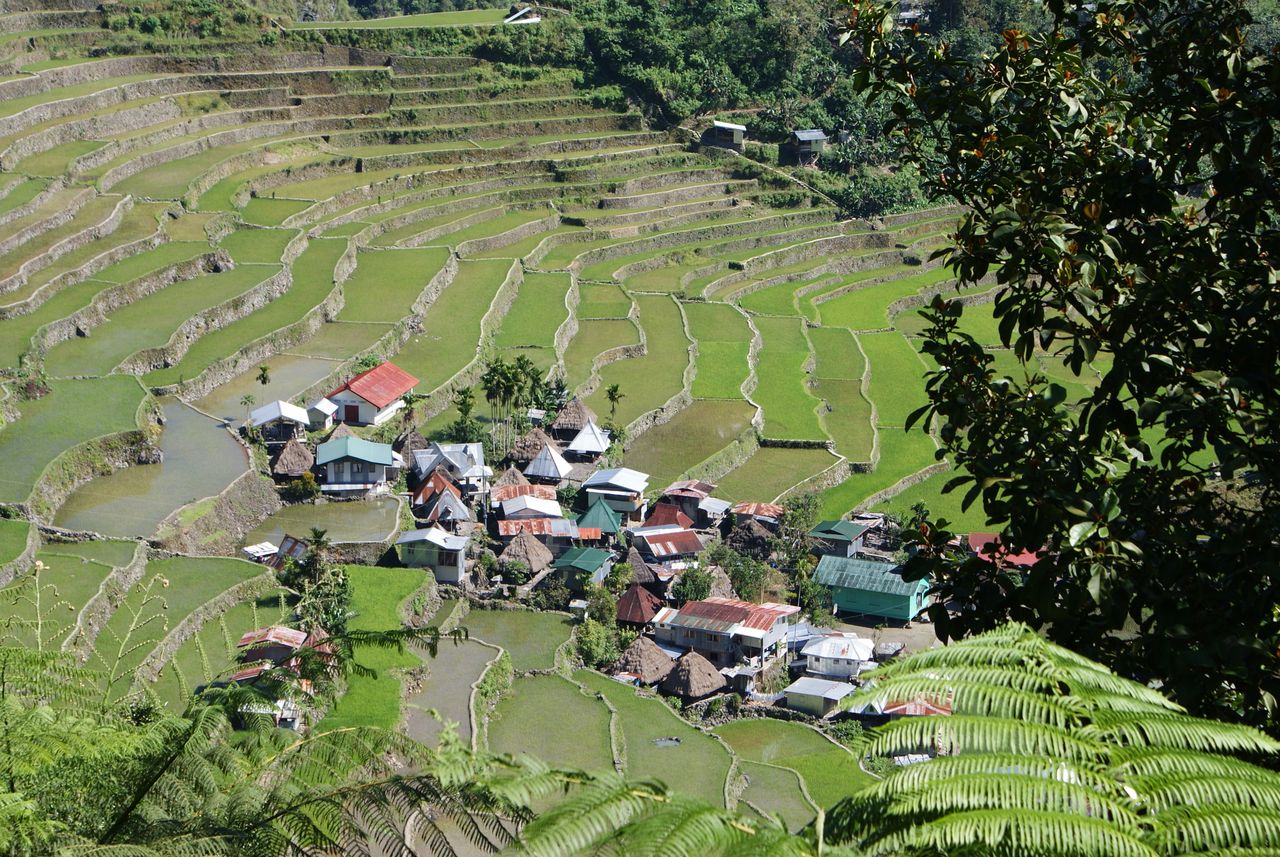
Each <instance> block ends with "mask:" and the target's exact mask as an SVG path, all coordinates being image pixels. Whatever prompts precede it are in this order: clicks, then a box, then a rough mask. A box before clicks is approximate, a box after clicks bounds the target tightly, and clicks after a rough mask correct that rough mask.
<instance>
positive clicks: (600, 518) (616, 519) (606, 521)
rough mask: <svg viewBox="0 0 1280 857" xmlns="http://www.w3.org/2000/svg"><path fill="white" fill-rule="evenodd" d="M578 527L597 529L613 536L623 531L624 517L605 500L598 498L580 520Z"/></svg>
mask: <svg viewBox="0 0 1280 857" xmlns="http://www.w3.org/2000/svg"><path fill="white" fill-rule="evenodd" d="M578 525H579V526H583V527H596V528H599V529H600V530H601V531H602V532H606V533H610V534H613V533H617V532H618V530H620V529H622V516H621V515H619V514H618V513H617V512H616V511H615V510H614V509H613V507H611V506H610V505H609V504H608V503H606V502H605V501H604V500H603V499H601V498H599V497H597V498H596V500H595V502H593V503H592V504H591V505H590V506H588V507H587V511H585V512H583V513H582V515H581V517H579V518H578Z"/></svg>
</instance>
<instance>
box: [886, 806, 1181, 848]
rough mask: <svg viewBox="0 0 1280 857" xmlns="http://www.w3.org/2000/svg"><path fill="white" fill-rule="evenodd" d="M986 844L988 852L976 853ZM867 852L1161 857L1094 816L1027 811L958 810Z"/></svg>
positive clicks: (897, 834) (888, 838) (891, 837)
mask: <svg viewBox="0 0 1280 857" xmlns="http://www.w3.org/2000/svg"><path fill="white" fill-rule="evenodd" d="M976 846H984V847H985V851H975V847H976ZM866 851H867V854H869V855H872V856H873V857H876V855H898V854H903V853H913V852H916V851H927V852H929V853H933V852H938V853H942V854H950V853H989V854H1008V855H1027V854H1035V855H1037V857H1157V852H1156V851H1155V850H1153V849H1152V848H1151V847H1150V846H1148V845H1146V844H1144V843H1143V842H1142V841H1141V840H1140V839H1138V838H1137V837H1136V836H1133V835H1131V834H1130V833H1128V832H1125V831H1121V830H1118V829H1116V828H1115V827H1114V826H1112V825H1110V824H1108V823H1106V822H1104V821H1101V820H1098V819H1093V818H1087V817H1083V816H1073V815H1062V814H1057V813H1048V812H1039V811H1033V810H1022V811H1019V812H1005V811H1003V810H981V811H978V812H959V813H954V814H952V815H948V816H946V817H944V818H940V819H938V820H936V821H933V822H931V823H930V824H925V825H919V826H915V827H910V828H907V829H904V830H900V831H895V832H894V833H892V834H890V835H888V836H885V837H883V838H881V839H878V840H875V841H873V842H871V843H869V844H868V845H867V846H866Z"/></svg>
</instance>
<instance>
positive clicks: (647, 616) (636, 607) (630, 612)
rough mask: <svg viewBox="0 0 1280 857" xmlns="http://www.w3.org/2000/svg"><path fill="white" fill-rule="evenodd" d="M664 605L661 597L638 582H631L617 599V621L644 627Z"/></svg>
mask: <svg viewBox="0 0 1280 857" xmlns="http://www.w3.org/2000/svg"><path fill="white" fill-rule="evenodd" d="M665 606H666V605H665V604H664V603H663V601H662V599H661V598H659V597H658V596H656V595H654V594H653V593H652V592H650V591H649V590H647V589H645V588H644V587H643V586H641V585H640V584H638V583H633V584H631V585H630V586H628V587H627V591H626V592H624V593H622V597H621V598H619V599H618V623H619V624H622V625H631V626H633V627H636V628H644V627H645V626H646V625H648V624H649V623H650V622H652V621H653V617H654V616H657V615H658V611H659V610H661V609H662V608H663V607H665Z"/></svg>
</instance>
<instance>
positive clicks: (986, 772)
mask: <svg viewBox="0 0 1280 857" xmlns="http://www.w3.org/2000/svg"><path fill="white" fill-rule="evenodd" d="M854 700H855V702H863V703H870V704H874V703H880V704H883V703H885V702H886V701H889V700H920V701H924V702H930V703H933V704H935V705H938V706H942V707H944V708H945V707H949V708H950V709H951V712H952V713H951V714H950V715H949V716H941V715H937V716H930V717H904V718H902V719H899V720H896V721H893V722H891V723H889V724H888V725H886V726H883V727H881V728H879V729H878V730H876V731H875V732H874V733H873V734H872V736H871V738H870V740H869V741H868V742H867V743H866V744H865V746H864V747H862V748H861V749H862V751H863V752H864V753H866V754H867V755H870V756H886V755H897V754H901V753H918V752H920V751H921V750H924V749H928V750H931V751H932V752H933V753H934V754H935V755H934V757H933V758H930V759H929V760H927V761H924V762H920V763H918V764H912V765H907V766H903V767H899V768H897V769H895V770H894V771H893V772H892V773H890V774H888V775H887V776H886V777H885V778H884V779H883V780H880V781H879V782H877V783H876V784H874V785H872V786H870V787H868V788H865V789H863V790H861V791H858V792H856V793H853V794H851V795H850V796H849V797H847V798H845V799H844V800H842V801H840V802H839V803H838V804H836V805H835V806H834V807H831V808H829V809H827V810H826V812H820V813H819V815H818V818H817V819H816V821H814V822H813V823H812V824H811V825H810V826H809V827H808V828H807V829H806V830H804V831H802V832H801V833H800V834H799V835H797V836H788V834H787V833H786V830H785V829H784V828H783V827H781V825H780V824H779V823H778V822H775V821H771V820H769V821H760V820H750V819H747V818H744V817H739V816H737V815H735V814H733V813H731V812H729V811H727V810H724V809H720V808H718V807H711V806H708V805H707V804H705V803H702V802H700V801H697V800H693V799H690V798H684V797H680V796H678V795H672V794H670V793H669V792H668V791H667V790H666V789H665V787H663V786H661V785H660V784H656V783H653V782H643V783H628V782H625V781H624V780H623V779H622V778H621V777H618V776H617V775H612V774H610V775H607V776H598V777H588V776H582V775H579V776H578V777H577V778H576V779H570V778H569V777H568V776H567V775H566V777H565V778H564V779H563V780H562V781H563V782H570V783H571V785H572V787H573V788H574V789H575V791H574V792H573V793H572V796H571V797H570V798H569V799H568V800H567V801H565V802H564V803H561V804H560V805H558V806H556V807H555V808H553V809H552V810H550V811H549V812H547V813H545V814H544V815H543V816H542V817H541V818H539V819H537V820H536V821H534V822H533V823H531V824H530V825H529V826H528V827H527V828H526V829H525V830H524V831H523V834H522V840H523V841H522V843H521V845H520V847H519V849H518V850H517V851H516V852H515V853H518V854H524V855H538V857H558V855H566V857H567V855H569V854H573V853H580V852H589V851H591V850H593V849H594V848H595V847H597V846H602V845H604V844H606V843H607V845H608V848H609V850H610V851H611V852H613V853H625V854H663V855H671V857H682V856H683V855H688V857H706V855H718V854H735V855H736V854H788V855H815V856H816V855H819V854H823V855H835V854H863V855H870V857H879V855H886V857H888V855H902V854H949V853H963V854H966V855H981V857H988V855H989V856H990V857H995V855H1016V854H1036V855H1050V857H1054V856H1055V855H1063V857H1065V855H1117V857H1119V855H1126V857H1127V855H1135V857H1136V855H1144V857H1158V855H1175V854H1188V853H1218V854H1228V853H1229V854H1231V855H1239V857H1246V855H1257V857H1261V855H1263V854H1275V853H1276V852H1275V851H1274V845H1275V843H1276V842H1280V774H1277V773H1276V772H1275V771H1272V770H1267V769H1266V768H1263V767H1259V766H1258V765H1256V764H1253V763H1251V762H1250V761H1248V760H1247V759H1248V758H1255V759H1264V760H1265V761H1267V762H1269V763H1270V764H1272V765H1274V764H1275V763H1276V761H1277V759H1278V757H1280V742H1277V741H1275V740H1273V739H1271V738H1269V737H1268V736H1266V735H1263V734H1262V733H1260V732H1257V731H1255V730H1253V729H1250V728H1248V727H1244V726H1239V725H1235V724H1225V723H1219V722H1216V721H1212V720H1203V719H1200V718H1196V717H1191V716H1189V715H1187V714H1186V713H1185V712H1184V711H1183V710H1182V709H1181V708H1179V707H1178V706H1177V705H1175V704H1174V703H1172V702H1170V701H1169V700H1167V699H1166V698H1165V697H1163V696H1162V695H1161V694H1160V693H1159V692H1157V691H1155V690H1153V689H1151V688H1148V687H1147V686H1145V685H1142V684H1139V683H1137V682H1134V681H1130V680H1128V679H1125V678H1121V677H1119V676H1116V675H1115V674H1113V673H1111V672H1110V671H1109V670H1107V669H1106V668H1105V667H1103V666H1101V665H1099V664H1097V663H1094V662H1092V661H1089V660H1087V659H1086V658H1083V657H1081V656H1079V655H1076V654H1075V653H1073V652H1071V651H1069V650H1067V649H1064V648H1062V647H1060V646H1056V645H1054V644H1052V643H1049V642H1046V641H1045V640H1044V639H1042V638H1041V637H1040V636H1039V635H1037V634H1036V633H1035V632H1034V631H1032V630H1031V629H1030V628H1027V627H1026V626H1023V625H1017V624H1014V625H1008V626H1005V627H1003V628H1000V629H997V630H995V631H992V632H989V633H986V634H982V635H980V636H977V637H973V638H970V639H968V640H965V641H963V642H959V643H953V644H951V645H949V646H947V647H945V648H938V649H930V650H927V651H924V652H920V653H918V654H915V655H912V656H910V657H908V658H905V659H904V660H902V661H899V662H897V663H893V664H890V665H887V666H884V667H881V668H879V669H877V670H876V671H875V682H874V686H873V687H870V688H868V689H864V690H862V691H859V693H858V694H856V695H855V697H854Z"/></svg>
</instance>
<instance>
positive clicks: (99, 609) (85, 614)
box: [62, 542, 147, 663]
mask: <svg viewBox="0 0 1280 857" xmlns="http://www.w3.org/2000/svg"><path fill="white" fill-rule="evenodd" d="M146 570H147V546H146V544H145V543H144V542H139V543H138V544H137V545H135V546H134V549H133V558H132V559H131V560H130V561H129V562H128V564H126V565H124V566H121V567H119V568H116V569H113V570H112V571H111V573H110V574H109V575H107V577H106V578H105V579H104V580H103V581H102V584H101V585H100V586H99V587H98V591H97V593H96V594H95V595H94V596H93V597H92V598H90V599H89V600H88V601H86V602H85V605H84V607H82V608H80V613H79V615H78V616H77V617H76V623H75V626H74V630H73V631H72V633H71V634H69V635H68V636H67V639H66V641H65V642H64V643H63V646H62V649H63V651H65V652H70V653H72V654H74V655H75V656H76V657H77V658H79V660H80V662H81V663H84V662H85V661H87V660H89V658H90V657H92V656H93V650H94V649H93V647H94V644H95V643H96V642H97V640H98V635H99V634H101V633H102V629H103V627H104V626H105V625H106V624H107V622H109V621H111V617H112V616H113V615H115V612H116V608H117V607H119V606H120V604H121V603H123V601H124V597H125V595H126V594H127V593H128V591H129V590H130V589H132V588H133V587H134V586H136V585H137V583H138V581H139V580H141V579H142V575H143V574H145V573H146Z"/></svg>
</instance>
